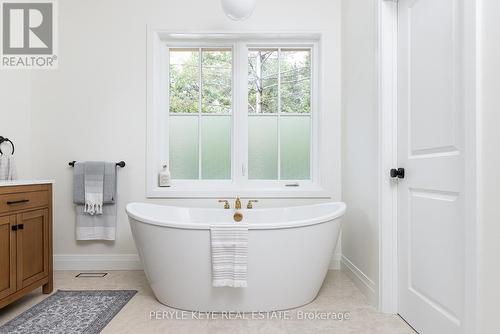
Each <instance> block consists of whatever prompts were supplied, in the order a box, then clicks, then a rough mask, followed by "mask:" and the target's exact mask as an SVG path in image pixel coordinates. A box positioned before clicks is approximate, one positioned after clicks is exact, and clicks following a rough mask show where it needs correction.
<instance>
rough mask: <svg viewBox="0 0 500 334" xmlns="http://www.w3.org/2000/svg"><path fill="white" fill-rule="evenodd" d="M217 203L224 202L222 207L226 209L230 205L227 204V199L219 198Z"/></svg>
mask: <svg viewBox="0 0 500 334" xmlns="http://www.w3.org/2000/svg"><path fill="white" fill-rule="evenodd" d="M219 203H224V209H226V210H228V209H230V208H231V207H230V206H229V201H226V200H225V199H220V200H219Z"/></svg>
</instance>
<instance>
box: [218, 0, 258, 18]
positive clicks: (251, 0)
mask: <svg viewBox="0 0 500 334" xmlns="http://www.w3.org/2000/svg"><path fill="white" fill-rule="evenodd" d="M221 4H222V9H223V10H224V13H226V16H227V17H229V18H230V19H231V20H234V21H242V20H246V19H248V18H249V17H250V15H252V13H253V11H254V9H255V6H256V5H257V0H221Z"/></svg>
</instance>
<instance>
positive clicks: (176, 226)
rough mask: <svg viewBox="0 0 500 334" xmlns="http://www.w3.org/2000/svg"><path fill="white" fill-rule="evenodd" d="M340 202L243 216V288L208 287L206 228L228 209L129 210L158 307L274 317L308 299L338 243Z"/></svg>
mask: <svg viewBox="0 0 500 334" xmlns="http://www.w3.org/2000/svg"><path fill="white" fill-rule="evenodd" d="M345 209H346V206H345V204H344V203H326V204H317V205H307V206H299V207H287V208H275V209H252V210H241V212H242V213H243V222H246V223H248V224H249V229H250V231H249V240H248V287H247V288H226V287H225V288H214V287H212V279H211V256H210V230H209V227H210V225H212V224H238V223H235V222H234V220H233V214H234V210H224V209H201V208H186V207H173V206H160V205H154V204H145V203H131V204H128V205H127V214H128V216H129V221H130V226H131V228H132V234H133V236H134V240H135V244H136V246H137V249H138V251H139V256H140V258H141V261H142V263H143V265H144V271H145V273H146V276H147V277H148V280H149V283H150V285H151V288H152V289H153V292H154V294H155V296H156V298H158V300H159V301H160V302H161V303H163V304H165V305H168V306H171V307H174V308H178V309H182V310H190V311H207V312H208V311H211V312H220V311H238V312H252V311H273V310H284V309H290V308H294V307H299V306H301V305H304V304H307V303H309V302H311V301H312V300H314V298H315V297H316V295H317V294H318V291H319V289H320V287H321V284H322V283H323V280H324V279H325V275H326V273H327V271H328V265H329V263H330V258H331V255H332V253H333V250H334V249H335V246H336V244H337V240H338V236H339V231H340V221H339V218H340V217H341V216H342V215H343V214H344V212H345Z"/></svg>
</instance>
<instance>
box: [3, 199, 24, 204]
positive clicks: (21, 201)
mask: <svg viewBox="0 0 500 334" xmlns="http://www.w3.org/2000/svg"><path fill="white" fill-rule="evenodd" d="M29 201H30V200H29V199H20V200H18V201H8V202H7V205H14V204H21V203H28V202H29Z"/></svg>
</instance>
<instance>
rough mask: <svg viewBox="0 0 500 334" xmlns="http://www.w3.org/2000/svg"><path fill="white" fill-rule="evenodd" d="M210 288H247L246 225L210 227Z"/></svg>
mask: <svg viewBox="0 0 500 334" xmlns="http://www.w3.org/2000/svg"><path fill="white" fill-rule="evenodd" d="M210 239H211V244H212V286H214V287H224V286H228V287H233V288H245V287H247V253H248V225H239V226H211V227H210Z"/></svg>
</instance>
